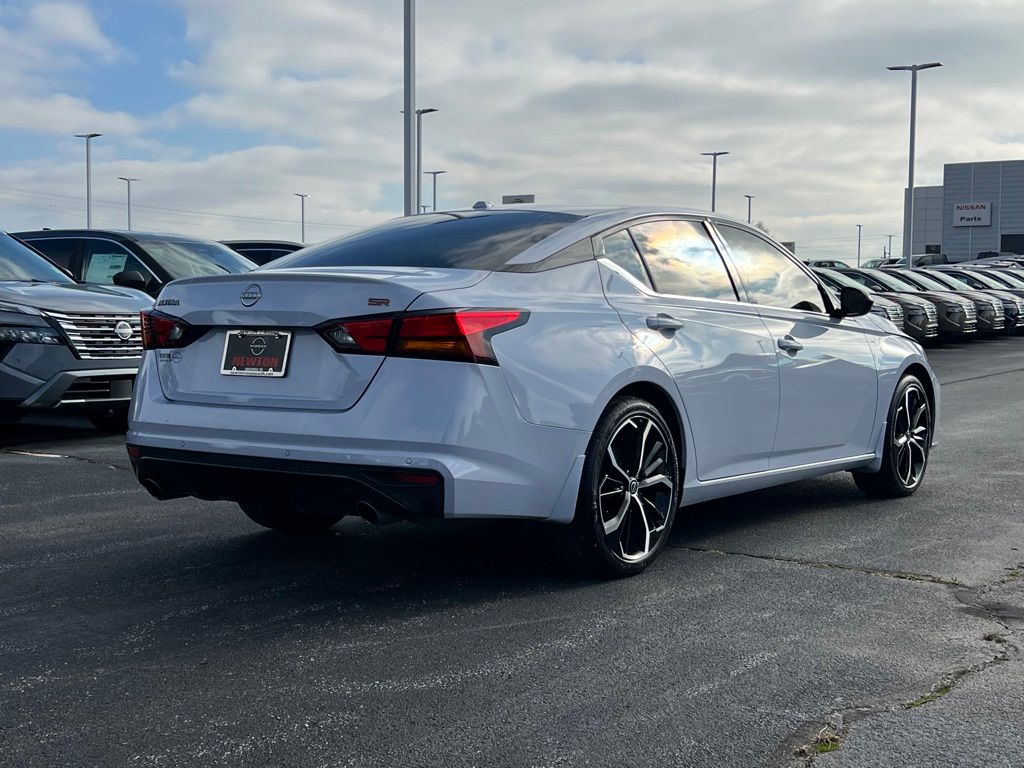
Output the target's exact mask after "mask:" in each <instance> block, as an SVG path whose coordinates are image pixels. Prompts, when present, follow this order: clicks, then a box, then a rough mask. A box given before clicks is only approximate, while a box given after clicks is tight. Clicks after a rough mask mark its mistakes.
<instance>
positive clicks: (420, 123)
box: [416, 107, 438, 207]
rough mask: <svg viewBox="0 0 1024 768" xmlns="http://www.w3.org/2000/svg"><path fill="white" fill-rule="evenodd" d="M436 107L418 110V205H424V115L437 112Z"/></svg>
mask: <svg viewBox="0 0 1024 768" xmlns="http://www.w3.org/2000/svg"><path fill="white" fill-rule="evenodd" d="M437 111H438V110H437V108H435V107H427V108H426V109H417V110H416V205H419V206H421V207H422V205H423V116H424V115H429V114H430V113H431V112H437Z"/></svg>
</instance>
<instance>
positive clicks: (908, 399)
mask: <svg viewBox="0 0 1024 768" xmlns="http://www.w3.org/2000/svg"><path fill="white" fill-rule="evenodd" d="M931 441H932V410H931V404H930V403H929V402H928V395H927V394H926V393H925V391H924V386H923V385H922V384H921V380H920V379H918V378H917V377H916V376H904V377H903V378H902V379H901V380H900V383H899V385H898V386H897V387H896V392H895V394H893V397H892V403H891V404H890V405H889V419H888V422H887V424H886V427H885V450H884V452H883V454H882V466H881V469H879V470H878V472H871V473H867V472H854V473H853V479H854V482H856V483H857V487H858V488H860V489H861V490H862V491H864V493H866V494H868V495H869V496H877V497H882V498H899V497H901V496H909V495H910V494H912V493H914V491H916V490H917V489H918V488H920V487H921V482H922V481H923V480H924V473H925V470H926V469H927V468H928V452H929V449H930V448H931Z"/></svg>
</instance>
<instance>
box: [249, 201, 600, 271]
mask: <svg viewBox="0 0 1024 768" xmlns="http://www.w3.org/2000/svg"><path fill="white" fill-rule="evenodd" d="M579 219H580V217H579V216H575V215H573V214H568V213H552V212H547V211H480V212H479V213H476V212H473V213H458V214H451V213H445V214H424V215H420V216H408V217H406V218H403V219H396V220H394V221H389V222H387V223H386V224H381V225H379V226H376V227H371V228H369V229H364V230H360V231H359V232H354V233H352V234H350V235H345V236H343V237H340V238H338V239H336V240H331V241H330V242H327V243H321V244H320V245H314V246H311V247H309V248H304V249H303V250H301V251H297V252H295V253H293V254H289V255H288V256H285V257H284V258H282V259H278V260H276V261H275V262H274V263H273V264H271V265H269V267H270V268H272V269H292V268H299V267H451V268H455V269H485V270H491V271H501V270H502V268H503V267H505V266H506V265H507V264H508V262H509V261H510V260H511V259H513V258H514V257H515V256H518V255H519V254H520V253H522V252H523V251H525V250H526V249H527V248H529V247H530V246H531V245H534V244H535V243H539V242H540V241H541V240H543V239H544V238H546V237H548V236H550V235H553V234H555V233H556V232H558V231H559V230H560V229H563V228H564V227H566V226H567V225H569V224H571V223H572V222H574V221H578V220H579Z"/></svg>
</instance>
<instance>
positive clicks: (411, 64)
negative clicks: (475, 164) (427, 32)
mask: <svg viewBox="0 0 1024 768" xmlns="http://www.w3.org/2000/svg"><path fill="white" fill-rule="evenodd" d="M404 32H405V109H404V110H403V111H404V112H405V117H404V121H403V122H404V123H405V131H404V134H405V153H404V154H405V158H404V159H405V174H404V175H405V215H406V216H412V215H413V214H414V213H416V211H418V210H419V208H418V206H419V200H417V199H416V184H417V182H418V181H419V178H418V176H417V174H416V121H415V120H414V119H413V117H414V113H415V112H416V0H405V24H404Z"/></svg>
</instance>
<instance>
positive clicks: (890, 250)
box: [889, 235, 893, 256]
mask: <svg viewBox="0 0 1024 768" xmlns="http://www.w3.org/2000/svg"><path fill="white" fill-rule="evenodd" d="M892 238H893V236H892V235H889V256H892Z"/></svg>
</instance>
